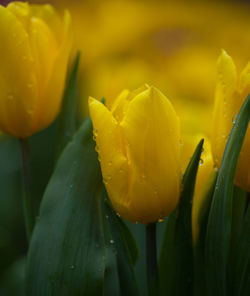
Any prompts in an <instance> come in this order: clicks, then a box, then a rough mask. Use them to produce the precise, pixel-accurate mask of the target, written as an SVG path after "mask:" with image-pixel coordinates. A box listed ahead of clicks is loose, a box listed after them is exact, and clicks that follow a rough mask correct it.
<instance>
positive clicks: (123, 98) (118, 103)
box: [111, 89, 129, 122]
mask: <svg viewBox="0 0 250 296" xmlns="http://www.w3.org/2000/svg"><path fill="white" fill-rule="evenodd" d="M128 95H129V90H127V89H125V90H123V91H122V92H121V93H120V95H119V96H118V97H117V99H116V100H115V102H114V104H113V105H112V108H111V112H112V114H113V116H114V117H115V119H116V120H117V121H118V122H120V121H121V120H122V119H123V116H124V113H125V110H126V109H127V106H128V103H129V101H128V100H127V97H128Z"/></svg>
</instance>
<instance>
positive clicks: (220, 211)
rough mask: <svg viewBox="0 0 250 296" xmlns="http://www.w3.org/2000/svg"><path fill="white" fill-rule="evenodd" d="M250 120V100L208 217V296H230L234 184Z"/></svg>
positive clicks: (228, 147) (225, 160)
mask: <svg viewBox="0 0 250 296" xmlns="http://www.w3.org/2000/svg"><path fill="white" fill-rule="evenodd" d="M249 116H250V96H248V97H247V99H246V100H245V102H244V104H243V106H242V108H241V110H240V112H239V114H238V116H237V120H236V123H235V125H234V127H233V129H232V131H231V134H230V137H229V140H228V142H227V145H226V149H225V151H224V155H223V159H222V163H221V167H220V171H219V174H218V178H217V183H216V186H215V192H214V195H213V200H212V205H211V210H210V214H209V221H208V231H207V242H206V246H207V248H206V263H207V265H206V266H207V287H208V291H209V295H214V296H216V295H218V296H226V295H228V294H227V288H226V286H227V264H228V255H229V248H230V239H231V223H232V193H233V181H234V175H235V170H236V166H237V161H238V157H239V154H240V150H241V146H242V143H243V140H244V136H245V133H246V130H247V127H248V122H249Z"/></svg>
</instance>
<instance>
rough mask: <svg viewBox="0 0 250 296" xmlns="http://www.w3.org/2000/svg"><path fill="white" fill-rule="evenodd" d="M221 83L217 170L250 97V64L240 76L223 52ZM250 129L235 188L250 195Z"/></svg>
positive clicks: (216, 130)
mask: <svg viewBox="0 0 250 296" xmlns="http://www.w3.org/2000/svg"><path fill="white" fill-rule="evenodd" d="M217 66H218V81H217V87H216V93H215V106H214V118H213V131H212V152H213V157H214V161H215V165H216V167H219V166H220V163H221V160H222V156H223V151H224V149H225V145H226V142H227V140H228V136H229V134H230V131H231V129H232V127H233V124H234V122H235V119H236V116H237V114H238V112H239V110H240V107H241V105H242V104H243V102H244V100H245V99H246V97H247V95H248V94H249V93H250V74H249V73H250V63H248V64H247V66H246V67H245V69H244V70H243V71H242V72H241V74H240V75H238V74H237V71H236V67H235V65H234V62H233V60H232V58H231V57H230V56H229V55H228V54H227V53H226V52H225V51H222V53H221V55H220V57H219V59H218V64H217ZM249 151H250V128H248V130H247V133H246V136H245V140H244V143H243V147H242V149H241V153H240V157H239V161H238V165H237V169H236V176H235V184H236V185H238V186H240V187H241V188H243V189H245V190H247V191H248V192H250V157H249Z"/></svg>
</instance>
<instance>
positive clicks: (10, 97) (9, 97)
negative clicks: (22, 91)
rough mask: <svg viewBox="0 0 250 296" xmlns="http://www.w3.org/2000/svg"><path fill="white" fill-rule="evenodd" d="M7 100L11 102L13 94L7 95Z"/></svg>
mask: <svg viewBox="0 0 250 296" xmlns="http://www.w3.org/2000/svg"><path fill="white" fill-rule="evenodd" d="M7 99H8V100H9V101H13V99H14V96H13V94H12V93H8V95H7Z"/></svg>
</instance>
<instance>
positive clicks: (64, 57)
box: [33, 11, 72, 131]
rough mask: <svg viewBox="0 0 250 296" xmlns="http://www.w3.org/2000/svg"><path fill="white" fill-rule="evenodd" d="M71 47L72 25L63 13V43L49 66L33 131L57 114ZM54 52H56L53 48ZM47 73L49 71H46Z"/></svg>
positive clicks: (68, 15)
mask: <svg viewBox="0 0 250 296" xmlns="http://www.w3.org/2000/svg"><path fill="white" fill-rule="evenodd" d="M71 45H72V23H71V17H70V14H69V12H68V11H65V14H64V22H63V42H62V44H61V45H60V48H59V49H58V50H57V51H56V54H55V53H52V54H51V58H52V55H54V54H55V57H54V63H53V64H52V66H51V69H50V73H49V77H48V83H47V85H46V88H45V90H44V93H43V98H41V99H40V100H39V105H38V106H37V112H36V115H35V118H34V124H33V130H34V131H35V130H40V129H43V128H45V127H46V126H48V125H49V124H50V123H51V122H52V121H53V120H54V119H55V117H56V115H57V114H58V112H59V108H60V104H61V99H62V93H63V88H64V83H65V76H66V70H67V65H68V58H69V54H70V49H71ZM54 50H56V49H55V48H54ZM48 72H49V69H48Z"/></svg>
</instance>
